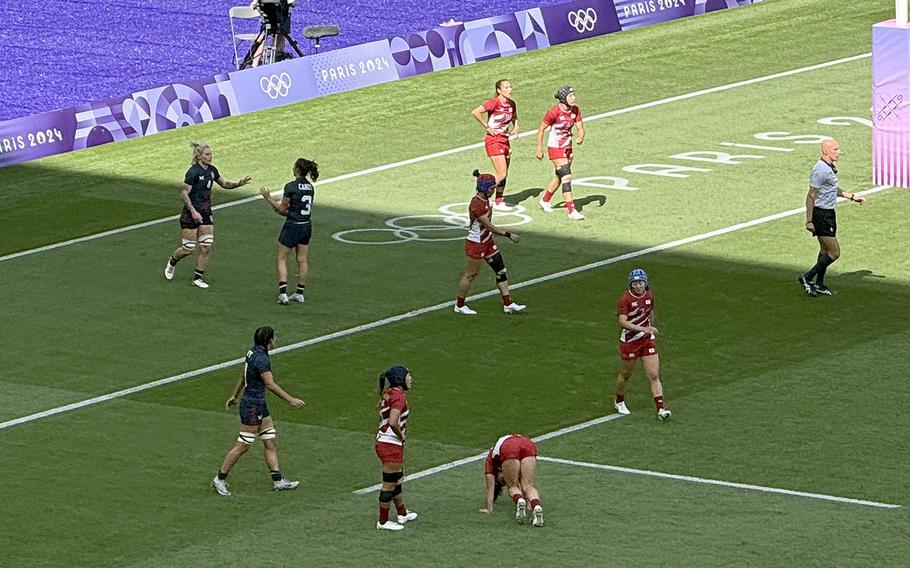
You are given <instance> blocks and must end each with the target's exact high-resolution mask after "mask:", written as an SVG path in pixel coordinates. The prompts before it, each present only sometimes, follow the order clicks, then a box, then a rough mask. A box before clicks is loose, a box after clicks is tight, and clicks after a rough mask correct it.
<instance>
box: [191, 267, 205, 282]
mask: <svg viewBox="0 0 910 568" xmlns="http://www.w3.org/2000/svg"><path fill="white" fill-rule="evenodd" d="M203 274H205V270H199V269H198V268H197V269H196V270H194V271H193V280H202V275H203Z"/></svg>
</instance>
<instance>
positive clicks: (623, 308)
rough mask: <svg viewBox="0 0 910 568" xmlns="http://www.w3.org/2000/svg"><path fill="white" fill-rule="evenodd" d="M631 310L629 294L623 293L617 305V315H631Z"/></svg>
mask: <svg viewBox="0 0 910 568" xmlns="http://www.w3.org/2000/svg"><path fill="white" fill-rule="evenodd" d="M630 311H632V306H630V305H629V295H628V294H625V293H623V295H622V297H621V298H620V299H619V303H618V304H617V305H616V315H622V314H625V315H629V312H630Z"/></svg>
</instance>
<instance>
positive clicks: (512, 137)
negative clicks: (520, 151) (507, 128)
mask: <svg viewBox="0 0 910 568" xmlns="http://www.w3.org/2000/svg"><path fill="white" fill-rule="evenodd" d="M518 133H519V130H518V129H517V128H513V129H512V132H511V133H510V134H509V139H510V140H515V139H517V138H518Z"/></svg>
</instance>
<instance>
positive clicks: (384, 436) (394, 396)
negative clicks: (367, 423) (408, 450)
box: [376, 387, 410, 446]
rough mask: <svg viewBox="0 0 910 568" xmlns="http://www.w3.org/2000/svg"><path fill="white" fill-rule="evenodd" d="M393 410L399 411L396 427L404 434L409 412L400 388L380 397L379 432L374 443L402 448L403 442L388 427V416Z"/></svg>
mask: <svg viewBox="0 0 910 568" xmlns="http://www.w3.org/2000/svg"><path fill="white" fill-rule="evenodd" d="M393 408H397V409H398V410H400V411H401V416H400V417H399V418H398V427H399V428H400V429H401V433H402V434H404V433H405V429H406V428H407V425H408V414H409V412H410V411H409V410H408V398H407V397H406V396H405V394H404V392H403V391H402V390H401V388H400V387H392V388H390V389H389V390H387V391H386V392H385V393H384V394H383V395H382V400H381V401H380V402H379V431H378V432H377V433H376V441H377V442H385V443H387V444H395V445H396V446H402V445H404V443H403V440H402V439H401V438H399V437H398V435H397V434H395V431H394V430H392V429H391V428H390V427H389V415H391V413H392V409H393Z"/></svg>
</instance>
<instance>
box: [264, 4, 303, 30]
mask: <svg viewBox="0 0 910 568" xmlns="http://www.w3.org/2000/svg"><path fill="white" fill-rule="evenodd" d="M293 7H294V0H259V2H258V5H257V6H256V8H257V10H259V14H260V15H262V24H263V27H264V28H268V29H271V30H272V31H273V32H274V31H277V30H281V31H283V32H284V33H288V32H290V27H291V26H290V24H291V8H293Z"/></svg>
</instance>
